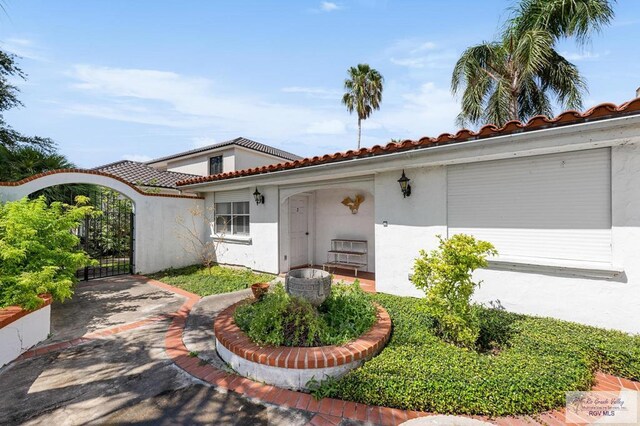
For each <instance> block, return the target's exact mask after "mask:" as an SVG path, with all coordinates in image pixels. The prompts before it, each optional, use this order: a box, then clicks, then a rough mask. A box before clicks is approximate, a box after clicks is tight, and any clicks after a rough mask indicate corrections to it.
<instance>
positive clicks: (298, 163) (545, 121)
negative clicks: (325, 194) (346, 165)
mask: <svg viewBox="0 0 640 426" xmlns="http://www.w3.org/2000/svg"><path fill="white" fill-rule="evenodd" d="M639 113H640V98H637V99H634V100H632V101H629V102H626V103H624V104H622V105H620V106H617V105H615V104H611V103H604V104H600V105H597V106H595V107H593V108H591V109H590V110H588V111H586V112H583V113H580V112H578V111H565V112H563V113H561V114H560V115H558V116H556V117H555V118H548V117H546V116H542V115H538V116H535V117H533V118H531V119H530V120H529V121H528V122H527V123H524V124H523V123H521V122H520V121H509V122H508V123H506V124H505V125H504V126H502V127H497V126H495V125H493V124H487V125H486V126H483V127H482V128H480V130H478V131H477V132H474V131H472V130H469V129H462V130H460V131H458V132H457V133H455V134H451V133H443V134H441V135H440V136H438V137H436V138H431V137H423V138H421V139H419V140H417V141H414V140H410V139H407V140H405V141H403V142H398V143H395V142H391V143H388V144H387V145H385V146H381V145H375V146H373V147H371V148H361V149H359V150H349V151H346V152H336V153H335V154H326V155H323V156H315V157H308V158H304V159H300V160H295V161H289V162H284V163H278V164H271V165H268V166H263V167H256V168H253V169H245V170H237V171H233V172H228V173H219V174H216V175H210V176H199V177H196V178H191V179H185V180H181V181H179V182H178V183H177V185H178V186H184V185H193V184H199V183H205V182H215V181H219V180H226V179H233V178H236V177H241V176H251V175H258V174H263V173H271V172H276V171H281V170H290V169H297V168H303V167H309V166H314V165H320V164H326V163H335V162H339V161H345V160H353V159H357V158H367V157H372V156H378V155H385V154H392V153H395V152H403V151H410V150H415V149H424V148H431V147H435V146H440V145H448V144H454V143H460V142H467V141H472V140H479V139H487V138H492V137H497V136H506V135H511V134H516V133H523V132H529V131H534V130H542V129H548V128H553V127H560V126H568V125H572V124H579V123H585V122H588V121H596V120H604V119H607V118H615V117H622V116H625V115H634V114H639Z"/></svg>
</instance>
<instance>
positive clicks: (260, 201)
mask: <svg viewBox="0 0 640 426" xmlns="http://www.w3.org/2000/svg"><path fill="white" fill-rule="evenodd" d="M253 199H254V200H256V204H264V195H262V194H261V193H260V191H258V187H257V186H256V191H255V192H254V193H253Z"/></svg>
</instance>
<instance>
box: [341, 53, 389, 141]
mask: <svg viewBox="0 0 640 426" xmlns="http://www.w3.org/2000/svg"><path fill="white" fill-rule="evenodd" d="M347 72H348V74H349V78H347V79H346V80H345V81H344V88H345V90H346V93H345V94H344V96H342V103H343V104H344V105H346V106H347V109H348V110H349V113H352V112H353V111H354V110H355V111H356V113H357V114H358V149H360V139H361V136H362V120H366V119H367V118H369V116H370V115H371V113H372V112H373V110H374V109H380V102H381V101H382V85H383V83H384V78H383V77H382V75H381V74H380V73H379V72H378V71H376V70H375V69H373V68H371V67H370V66H369V65H368V64H358V65H357V66H356V67H351V68H349V70H348V71H347Z"/></svg>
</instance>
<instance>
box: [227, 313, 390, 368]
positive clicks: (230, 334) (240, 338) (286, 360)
mask: <svg viewBox="0 0 640 426" xmlns="http://www.w3.org/2000/svg"><path fill="white" fill-rule="evenodd" d="M243 303H246V300H243V301H240V302H238V303H234V304H233V305H231V306H229V307H228V308H226V309H224V310H223V311H222V312H220V314H218V316H217V317H216V319H215V321H214V332H215V335H216V338H217V339H218V341H219V342H220V343H221V344H222V345H223V346H224V347H225V348H227V349H228V350H229V351H230V352H233V353H234V354H236V355H238V356H240V357H242V358H244V359H246V360H248V361H252V362H256V363H259V364H263V365H268V366H272V367H281V368H291V369H311V368H328V367H337V366H339V365H344V364H349V363H351V362H353V361H359V360H362V359H367V358H370V357H372V356H373V355H375V354H377V353H378V352H380V351H381V350H382V348H383V347H384V345H386V343H387V341H388V340H389V336H390V335H391V318H389V314H388V313H387V311H386V310H385V309H384V308H383V307H382V306H380V305H376V308H377V313H376V322H375V324H374V325H373V326H372V327H371V329H370V330H369V331H367V332H366V333H365V334H363V335H362V336H360V337H359V338H357V339H355V340H352V341H350V342H349V343H347V344H345V345H341V346H336V345H331V346H320V347H310V348H299V347H288V346H279V347H274V346H259V345H257V344H255V343H254V342H252V341H251V340H250V339H249V337H248V336H247V335H246V334H245V333H244V332H243V331H242V330H240V328H239V327H238V326H237V325H236V323H235V321H234V320H233V313H234V312H235V311H236V308H237V307H238V306H239V305H241V304H243Z"/></svg>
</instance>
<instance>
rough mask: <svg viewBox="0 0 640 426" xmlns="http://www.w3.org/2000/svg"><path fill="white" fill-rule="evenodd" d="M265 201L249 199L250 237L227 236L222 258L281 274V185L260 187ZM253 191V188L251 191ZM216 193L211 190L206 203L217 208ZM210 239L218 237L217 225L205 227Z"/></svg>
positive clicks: (222, 260) (222, 248) (223, 245)
mask: <svg viewBox="0 0 640 426" xmlns="http://www.w3.org/2000/svg"><path fill="white" fill-rule="evenodd" d="M260 192H261V193H262V194H263V195H264V198H265V203H264V204H260V205H257V204H256V203H255V202H254V201H253V198H250V199H248V201H249V214H250V216H251V225H250V228H249V234H250V235H249V238H236V239H235V241H234V236H233V235H226V236H225V241H224V242H221V243H220V244H219V245H218V251H217V255H218V261H219V262H220V263H225V264H230V265H242V266H246V267H249V268H251V269H254V270H256V271H263V272H270V273H273V274H277V273H278V187H276V186H265V187H261V188H260ZM247 193H248V194H249V191H247ZM214 203H215V193H207V194H206V196H205V205H206V208H207V209H211V210H212V211H213V210H214V209H213V204H214ZM205 232H206V233H207V234H208V235H206V237H207V238H214V237H215V235H214V234H213V227H212V226H210V227H209V228H208V229H206V230H205Z"/></svg>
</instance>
